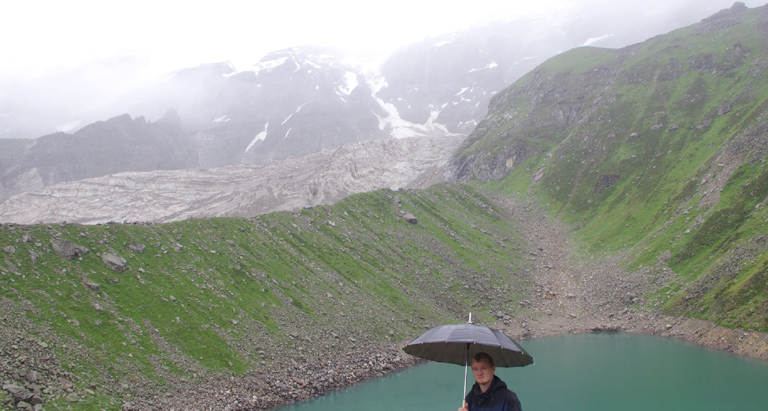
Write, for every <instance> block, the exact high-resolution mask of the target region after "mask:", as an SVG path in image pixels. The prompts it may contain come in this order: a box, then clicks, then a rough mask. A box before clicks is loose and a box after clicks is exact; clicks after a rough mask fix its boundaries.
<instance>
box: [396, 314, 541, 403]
mask: <svg viewBox="0 0 768 411" xmlns="http://www.w3.org/2000/svg"><path fill="white" fill-rule="evenodd" d="M470 318H471V317H470ZM403 351H405V352H406V353H408V354H411V355H414V356H416V357H419V358H423V359H425V360H430V361H437V362H447V363H451V364H458V365H463V366H464V394H465V395H466V389H467V388H466V387H467V366H468V364H469V358H472V357H474V355H475V354H477V353H479V352H485V353H488V355H490V356H491V357H492V358H493V362H494V365H495V366H497V367H524V366H526V365H529V364H533V357H531V356H530V355H529V354H528V353H527V352H525V350H524V349H523V347H521V346H520V345H519V344H518V343H516V342H514V341H512V339H511V338H509V337H507V336H506V335H504V333H502V332H501V331H499V330H497V329H495V328H488V327H483V326H480V325H474V324H448V325H441V326H439V327H435V328H432V329H430V330H428V331H426V332H425V333H424V334H422V335H420V336H419V337H418V338H416V339H415V340H413V341H411V342H410V343H408V345H406V346H405V347H403ZM462 399H463V397H462Z"/></svg>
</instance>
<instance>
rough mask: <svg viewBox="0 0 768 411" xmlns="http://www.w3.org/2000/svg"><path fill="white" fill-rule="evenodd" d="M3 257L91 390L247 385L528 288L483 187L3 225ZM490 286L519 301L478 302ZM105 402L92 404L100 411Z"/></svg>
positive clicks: (25, 299)
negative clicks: (269, 208)
mask: <svg viewBox="0 0 768 411" xmlns="http://www.w3.org/2000/svg"><path fill="white" fill-rule="evenodd" d="M405 213H411V214H413V215H415V216H417V218H418V222H417V223H416V224H412V223H409V222H407V221H406V220H405V219H404V218H403V214H405ZM62 242H69V243H71V244H73V245H75V246H80V247H85V248H87V249H88V252H87V253H86V254H82V253H81V254H80V255H79V256H77V257H75V258H72V259H66V258H64V257H62V256H61V255H59V254H58V253H57V252H56V251H55V249H54V247H55V246H56V247H58V245H60V244H62ZM0 249H2V250H3V251H2V254H3V256H4V261H5V264H4V265H2V266H0V295H1V296H2V298H3V299H4V301H5V302H6V304H7V303H8V302H14V305H15V306H16V307H17V308H18V309H20V310H23V312H25V313H26V314H25V315H26V317H27V318H28V319H30V320H32V321H33V322H34V323H36V324H37V326H38V327H40V328H39V330H38V331H39V332H38V333H36V334H35V335H34V336H33V337H30V338H34V339H35V340H36V341H42V342H44V343H46V344H47V345H49V346H50V348H51V350H52V352H53V353H58V355H59V356H60V358H62V359H65V360H63V361H66V363H63V364H62V367H64V368H65V369H68V370H75V371H76V372H75V371H73V372H74V373H75V374H76V375H77V376H78V378H77V381H76V384H77V385H78V386H81V388H87V387H88V386H89V385H90V384H92V383H98V382H99V381H104V380H108V381H134V380H135V381H136V382H137V383H141V384H146V385H157V386H161V385H163V384H165V383H167V381H168V380H170V379H178V378H195V375H196V374H199V373H200V372H208V373H235V374H242V373H245V372H246V371H248V370H251V369H253V368H254V367H255V366H257V365H259V364H265V363H266V364H268V363H270V362H272V361H277V360H280V359H282V357H281V353H278V352H274V350H271V349H270V347H274V346H278V345H280V346H283V347H286V348H285V349H286V350H288V352H289V353H291V354H292V355H294V354H295V355H294V356H302V355H306V356H312V355H316V354H315V353H319V352H321V347H318V346H317V344H318V342H319V341H338V342H336V343H335V344H338V345H339V346H340V347H350V346H351V345H353V343H355V341H356V343H358V344H370V343H381V342H385V341H389V340H400V339H402V338H407V337H408V336H412V335H417V334H418V333H419V332H421V331H422V330H423V329H424V327H425V326H434V325H435V324H438V323H444V322H457V321H462V320H463V319H464V318H465V317H466V315H467V312H469V311H472V312H473V313H475V314H476V316H477V317H479V318H481V319H482V318H485V319H490V318H492V316H493V314H495V313H496V312H497V311H499V310H500V309H502V307H501V305H499V304H502V302H499V301H503V303H504V304H505V303H506V301H509V299H515V298H519V297H520V296H521V295H522V293H523V292H524V291H525V290H526V289H529V284H528V280H527V277H524V276H522V275H520V274H519V273H520V272H521V271H523V269H524V264H525V260H524V258H522V257H520V255H519V254H518V252H516V251H514V250H515V249H517V250H519V249H520V248H519V245H517V240H516V234H515V227H514V225H513V224H512V222H511V219H509V218H508V216H507V215H506V214H505V213H504V212H503V211H502V210H500V209H498V208H497V207H496V206H495V205H494V203H492V202H491V201H490V200H489V199H488V198H486V197H484V196H483V195H482V194H481V193H479V192H478V191H477V190H476V189H475V188H473V187H472V186H470V185H458V186H457V185H447V184H446V185H438V186H434V187H432V188H431V189H429V190H425V191H401V192H392V191H388V190H384V191H377V192H373V193H367V194H361V195H355V196H351V197H349V198H347V199H345V200H343V201H341V202H339V203H337V204H336V205H333V206H328V207H317V208H313V209H308V210H301V211H300V212H297V213H272V214H268V215H263V216H258V217H254V218H250V219H245V218H211V219H199V220H187V221H181V222H176V223H171V224H163V225H151V224H150V225H124V224H106V225H97V226H82V225H73V224H61V225H33V226H14V225H4V226H0ZM107 254H111V255H116V256H120V257H122V258H124V259H125V260H126V264H125V270H124V271H122V272H117V271H120V269H119V268H118V269H117V271H115V270H113V269H112V268H110V267H109V266H108V265H106V264H105V262H104V261H103V258H104V257H105V256H106V255H107ZM475 283H480V284H479V285H478V287H479V288H480V289H482V290H484V291H485V292H489V293H494V292H496V293H498V294H499V295H503V296H504V298H503V299H501V298H499V299H497V300H494V299H487V300H475V298H476V297H473V296H474V295H476V294H475V293H474V292H469V291H467V289H469V286H470V285H471V286H472V287H473V288H475V286H476V285H477V284H475ZM25 303H28V304H27V305H25ZM503 309H504V310H505V311H509V310H510V308H509V307H508V305H505V306H504V308H503ZM349 324H354V327H350V325H349ZM3 326H11V324H9V323H5V322H4V323H3ZM46 329H50V331H51V332H50V333H46V332H44V330H46ZM360 329H363V330H366V332H365V333H364V334H363V335H359V334H358V333H354V334H352V331H354V330H357V331H359V330H360ZM332 333H333V334H335V335H337V336H338V339H334V338H332V337H331V334H332ZM350 338H353V339H354V340H355V341H352V340H351V339H350ZM323 344H327V342H323ZM65 345H66V346H67V347H70V348H72V347H79V349H80V350H81V351H83V352H84V353H85V354H82V355H79V356H78V355H73V354H72V352H70V351H68V349H64V348H62V347H63V346H65ZM95 398H96V397H93V398H91V400H93V402H91V401H90V400H89V402H87V403H80V404H79V406H80V405H81V406H82V407H85V408H82V409H88V407H91V406H92V407H93V408H94V409H98V408H99V404H101V403H100V402H99V401H101V400H96V399H95ZM97 402H98V403H99V404H97ZM88 404H91V405H88ZM59 405H61V404H59Z"/></svg>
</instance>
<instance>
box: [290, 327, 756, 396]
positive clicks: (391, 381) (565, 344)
mask: <svg viewBox="0 0 768 411" xmlns="http://www.w3.org/2000/svg"><path fill="white" fill-rule="evenodd" d="M521 345H522V346H523V347H525V349H526V350H527V351H528V353H530V354H531V355H532V356H533V357H534V359H535V362H534V364H533V365H529V366H527V367H523V368H509V369H505V368H496V375H498V376H499V377H500V378H501V379H502V380H504V381H505V382H506V383H507V385H508V386H509V387H510V388H511V389H512V390H513V391H515V392H516V393H517V395H518V397H519V398H520V402H521V403H522V405H523V409H524V410H525V411H532V410H573V411H578V410H590V411H596V410H611V411H615V410H624V411H629V410H643V411H647V410H696V411H700V410H718V411H720V410H742V411H743V410H760V411H766V410H768V363H765V362H761V361H757V360H752V359H748V358H743V357H740V356H737V355H734V354H730V353H726V352H722V351H717V350H712V349H708V348H704V347H699V346H696V345H693V344H690V343H686V342H682V341H678V340H672V339H665V338H661V337H653V336H646V335H634V334H623V333H596V334H576V335H564V336H558V337H549V338H540V339H535V340H525V341H521ZM404 355H407V354H404ZM463 382H464V368H463V367H461V366H457V365H450V364H440V363H428V364H424V365H419V366H416V367H412V368H409V369H406V370H403V371H400V372H397V373H394V374H391V375H388V376H385V377H382V378H378V379H375V380H371V381H367V382H365V383H362V384H359V385H356V386H354V387H351V388H348V389H345V390H342V391H338V392H335V393H332V394H328V395H326V396H324V397H320V398H317V399H314V400H310V401H306V402H302V403H298V404H294V405H292V406H288V407H284V408H281V409H280V411H309V410H312V411H325V410H328V411H331V410H333V411H353V410H355V411H357V410H371V411H378V410H382V411H383V410H392V409H396V410H420V411H422V410H435V411H438V410H439V411H450V410H456V409H457V408H458V407H459V406H460V405H461V398H462V383H463ZM473 382H474V380H473V378H472V374H471V372H470V374H469V376H468V385H470V383H473Z"/></svg>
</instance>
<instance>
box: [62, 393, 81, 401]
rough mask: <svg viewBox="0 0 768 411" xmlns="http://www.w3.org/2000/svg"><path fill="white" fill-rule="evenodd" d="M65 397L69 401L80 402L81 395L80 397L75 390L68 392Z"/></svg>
mask: <svg viewBox="0 0 768 411" xmlns="http://www.w3.org/2000/svg"><path fill="white" fill-rule="evenodd" d="M64 399H65V400H66V401H67V402H78V401H80V397H78V396H77V394H75V393H74V392H70V393H69V394H67V396H66V397H64Z"/></svg>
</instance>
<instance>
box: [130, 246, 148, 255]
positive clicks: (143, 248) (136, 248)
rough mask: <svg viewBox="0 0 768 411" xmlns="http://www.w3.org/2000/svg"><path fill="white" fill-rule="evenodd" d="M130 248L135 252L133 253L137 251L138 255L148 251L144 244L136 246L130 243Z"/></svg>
mask: <svg viewBox="0 0 768 411" xmlns="http://www.w3.org/2000/svg"><path fill="white" fill-rule="evenodd" d="M128 248H130V249H131V250H133V251H135V252H137V253H139V254H141V253H143V252H144V250H146V249H147V246H145V245H144V244H134V243H130V244H128Z"/></svg>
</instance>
